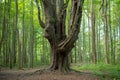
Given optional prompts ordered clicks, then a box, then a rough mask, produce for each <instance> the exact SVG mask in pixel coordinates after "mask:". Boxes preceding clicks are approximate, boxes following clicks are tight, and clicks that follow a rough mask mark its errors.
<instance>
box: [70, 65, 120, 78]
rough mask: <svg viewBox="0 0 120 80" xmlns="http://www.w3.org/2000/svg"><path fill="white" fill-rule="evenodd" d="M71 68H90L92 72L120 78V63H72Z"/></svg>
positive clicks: (84, 69)
mask: <svg viewBox="0 0 120 80" xmlns="http://www.w3.org/2000/svg"><path fill="white" fill-rule="evenodd" d="M72 68H73V69H75V70H79V71H81V70H82V71H87V70H90V71H92V72H93V73H94V74H96V75H99V76H107V77H111V78H116V79H119V80H120V65H112V64H103V63H101V64H82V65H80V64H79V65H73V66H72Z"/></svg>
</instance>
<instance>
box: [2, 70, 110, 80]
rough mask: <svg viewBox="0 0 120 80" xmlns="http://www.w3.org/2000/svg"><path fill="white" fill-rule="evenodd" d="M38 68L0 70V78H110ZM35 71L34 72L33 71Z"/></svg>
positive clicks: (33, 79) (14, 79) (107, 79)
mask: <svg viewBox="0 0 120 80" xmlns="http://www.w3.org/2000/svg"><path fill="white" fill-rule="evenodd" d="M38 70H39V69H23V70H1V71H0V80H112V79H109V78H106V79H105V77H102V76H96V75H94V74H93V73H92V72H89V71H86V72H79V73H77V72H70V73H66V74H62V73H59V72H38V73H37V72H36V71H38ZM35 72H36V73H35Z"/></svg>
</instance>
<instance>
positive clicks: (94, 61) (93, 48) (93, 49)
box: [91, 0, 97, 63]
mask: <svg viewBox="0 0 120 80" xmlns="http://www.w3.org/2000/svg"><path fill="white" fill-rule="evenodd" d="M93 6H94V3H93V1H92V0H91V26H92V55H93V56H92V57H93V58H92V60H93V63H97V58H96V45H95V12H94V10H95V9H94V7H93Z"/></svg>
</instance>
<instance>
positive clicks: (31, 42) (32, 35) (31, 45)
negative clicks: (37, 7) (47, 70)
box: [29, 0, 34, 68]
mask: <svg viewBox="0 0 120 80" xmlns="http://www.w3.org/2000/svg"><path fill="white" fill-rule="evenodd" d="M30 13H31V27H30V45H29V55H30V67H31V68H33V60H34V59H33V58H34V56H33V52H34V23H33V1H32V0H31V11H30Z"/></svg>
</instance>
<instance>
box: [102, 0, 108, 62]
mask: <svg viewBox="0 0 120 80" xmlns="http://www.w3.org/2000/svg"><path fill="white" fill-rule="evenodd" d="M107 4H108V0H102V20H103V24H104V53H105V62H106V63H109V55H108V46H107V45H108V42H107V40H108V24H107V22H108V21H107V7H108V5H107Z"/></svg>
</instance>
